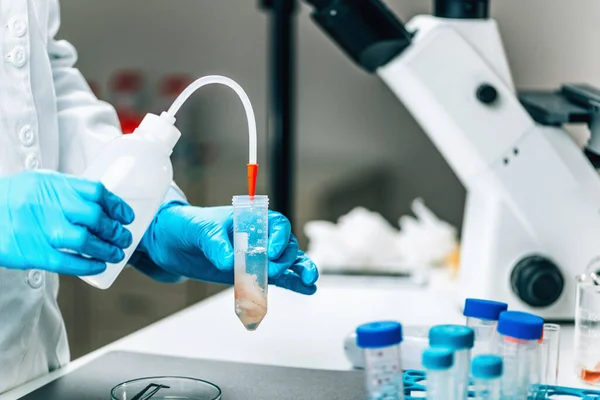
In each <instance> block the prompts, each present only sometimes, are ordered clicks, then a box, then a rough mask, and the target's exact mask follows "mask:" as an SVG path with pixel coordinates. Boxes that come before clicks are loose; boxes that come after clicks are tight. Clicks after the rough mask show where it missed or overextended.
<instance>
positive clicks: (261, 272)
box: [233, 196, 269, 331]
mask: <svg viewBox="0 0 600 400" xmlns="http://www.w3.org/2000/svg"><path fill="white" fill-rule="evenodd" d="M268 210H269V198H268V197H267V196H252V197H250V196H235V197H233V248H234V254H235V261H234V264H235V265H234V286H233V287H234V297H235V314H236V315H237V316H238V318H239V319H240V321H241V322H242V324H244V327H246V329H247V330H249V331H254V330H256V328H258V326H259V325H260V323H261V322H262V320H263V319H264V317H265V315H266V314H267V290H268V280H269V276H268V275H269V274H268V272H269V260H268V257H267V250H268V249H267V238H268Z"/></svg>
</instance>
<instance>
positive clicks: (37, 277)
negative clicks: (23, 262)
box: [27, 269, 44, 289]
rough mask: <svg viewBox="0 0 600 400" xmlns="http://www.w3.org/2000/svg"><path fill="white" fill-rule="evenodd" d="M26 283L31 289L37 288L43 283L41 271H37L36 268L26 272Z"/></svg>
mask: <svg viewBox="0 0 600 400" xmlns="http://www.w3.org/2000/svg"><path fill="white" fill-rule="evenodd" d="M27 283H28V284H29V286H31V287H32V288H33V289H37V288H39V287H40V286H42V283H44V275H42V272H41V271H39V270H37V269H32V270H31V271H29V273H28V274H27Z"/></svg>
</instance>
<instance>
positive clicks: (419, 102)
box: [377, 16, 600, 320]
mask: <svg viewBox="0 0 600 400" xmlns="http://www.w3.org/2000/svg"><path fill="white" fill-rule="evenodd" d="M407 27H408V28H409V29H410V30H412V31H416V35H415V37H414V39H413V42H412V46H411V47H409V48H408V49H407V50H406V51H404V52H403V53H402V54H401V55H400V56H398V57H397V58H396V59H395V60H393V61H391V62H390V63H388V64H387V65H385V66H384V67H382V68H380V69H379V70H378V71H377V73H378V74H379V76H380V77H381V78H382V79H383V80H384V81H385V83H386V84H387V85H388V86H389V87H390V89H391V90H392V91H393V92H394V93H395V94H396V96H398V98H399V99H400V100H401V101H402V102H403V104H404V105H405V106H406V107H407V109H408V110H409V111H410V112H411V113H412V115H413V116H414V117H415V119H416V120H417V121H418V122H419V124H420V125H421V127H422V128H423V129H424V130H425V132H426V133H427V134H428V135H429V137H430V138H431V140H432V141H433V143H434V144H435V146H436V147H437V148H438V150H439V151H440V152H441V153H442V155H443V156H444V157H445V159H446V160H447V162H448V163H449V165H450V166H451V168H452V169H453V170H454V172H455V173H456V174H457V176H458V177H459V178H460V180H461V182H462V183H463V185H464V186H465V188H466V189H467V191H468V198H467V203H466V209H465V219H464V226H463V237H462V246H461V248H462V253H461V266H460V275H459V276H460V277H459V279H460V285H461V287H460V293H461V299H460V301H461V304H463V303H462V302H463V300H464V298H466V297H478V298H489V299H496V300H501V301H506V302H507V303H509V304H510V307H511V308H515V309H521V310H524V311H529V312H533V313H536V314H538V315H541V316H543V317H547V318H551V319H559V320H560V319H573V315H574V310H575V277H576V276H577V275H578V274H581V273H583V272H584V271H585V270H586V269H587V268H588V267H590V266H592V265H593V264H594V263H595V262H597V261H598V260H599V259H600V177H599V176H598V174H597V173H596V170H595V169H594V167H593V166H592V165H591V164H590V162H589V161H588V160H587V158H586V157H585V155H584V153H583V151H582V149H581V148H580V147H579V146H578V145H577V144H576V143H575V141H574V140H573V139H572V138H571V137H570V136H569V134H568V133H567V132H565V131H564V130H562V129H560V128H557V127H545V126H540V125H536V124H535V122H534V121H533V120H532V118H531V117H530V116H529V114H528V113H527V111H526V110H525V109H524V108H523V106H522V105H521V104H520V102H519V100H518V98H517V95H516V93H515V89H514V86H513V82H512V77H511V74H510V70H509V68H508V62H507V60H506V56H505V53H504V50H503V47H502V41H501V39H500V34H499V32H498V29H497V26H496V23H495V22H494V21H493V20H491V19H487V20H475V21H472V20H453V19H443V18H436V17H433V16H418V17H416V18H414V19H413V20H412V21H410V22H409V23H408V24H407ZM482 85H490V86H492V87H493V88H495V89H496V91H497V98H496V99H495V101H493V102H490V103H489V104H486V103H484V102H482V101H480V100H479V99H478V97H477V95H476V94H477V92H478V90H485V89H484V87H483V86H482ZM532 256H541V257H544V258H546V259H547V260H549V261H551V262H553V263H555V265H556V266H557V267H558V269H559V271H560V275H558V276H557V275H556V274H555V273H553V272H552V271H551V270H550V269H549V268H541V271H539V272H537V273H539V274H541V275H539V276H535V277H532V276H528V274H529V273H528V272H526V271H525V272H523V273H524V274H525V276H523V277H521V279H525V280H526V281H525V282H520V283H519V282H515V280H518V279H519V277H516V276H514V275H513V274H514V273H518V271H516V272H513V271H514V269H515V267H516V266H517V265H518V264H519V262H521V261H523V260H526V259H527V258H528V257H532ZM534 263H535V261H534ZM530 273H532V274H536V272H535V271H531V272H530ZM559 276H562V279H563V280H564V289H563V290H562V293H560V295H559V297H558V299H556V301H554V302H553V303H552V304H550V305H549V306H543V305H539V306H538V305H537V304H539V303H538V302H537V301H536V300H535V299H533V300H530V301H529V303H530V304H528V302H525V301H524V300H523V299H522V298H521V297H520V296H518V295H517V293H516V291H518V290H516V289H515V288H514V286H515V285H517V286H525V287H522V288H521V291H528V290H530V291H531V293H530V294H533V297H536V296H535V293H538V294H540V293H541V294H543V296H542V297H544V296H548V297H552V293H544V292H545V291H547V290H550V291H552V290H556V289H558V286H560V285H558V286H557V284H558V283H559V282H554V281H553V280H554V279H559V280H560V278H558V277H559ZM528 285H539V287H533V286H531V287H527V286H528ZM555 288H556V289H555ZM558 294H559V293H556V295H558ZM531 303H533V304H531ZM541 303H543V299H542V301H541Z"/></svg>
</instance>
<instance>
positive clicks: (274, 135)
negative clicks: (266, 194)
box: [261, 0, 296, 226]
mask: <svg viewBox="0 0 600 400" xmlns="http://www.w3.org/2000/svg"><path fill="white" fill-rule="evenodd" d="M261 6H262V8H264V9H266V10H267V11H268V12H269V14H270V38H269V58H270V68H269V69H270V71H269V82H270V83H269V86H270V87H269V128H268V129H269V141H270V156H271V158H270V164H269V169H270V192H271V196H270V197H271V209H273V210H276V211H279V212H280V213H282V214H283V215H285V216H286V217H288V219H289V220H290V221H291V222H292V226H293V219H294V215H293V207H294V202H293V200H294V183H295V182H294V161H295V157H294V149H295V146H294V144H295V143H294V138H295V135H294V122H295V121H294V111H295V103H294V89H295V75H294V62H295V57H294V56H295V16H294V12H295V9H296V0H261Z"/></svg>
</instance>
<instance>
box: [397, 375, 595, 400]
mask: <svg viewBox="0 0 600 400" xmlns="http://www.w3.org/2000/svg"><path fill="white" fill-rule="evenodd" d="M426 379H427V374H426V373H425V372H424V371H418V370H407V371H404V379H403V380H404V395H405V396H406V398H405V399H406V400H417V399H421V400H422V399H423V393H424V392H425V391H426V389H425V386H424V385H423V381H425V380H426ZM560 396H569V398H573V399H577V398H579V399H583V400H600V391H596V390H588V389H575V388H568V387H562V386H548V385H541V386H540V387H539V390H538V392H537V394H536V395H535V397H532V398H530V399H529V400H544V399H555V398H556V399H558V398H559V397H560ZM469 397H474V395H473V393H469Z"/></svg>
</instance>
